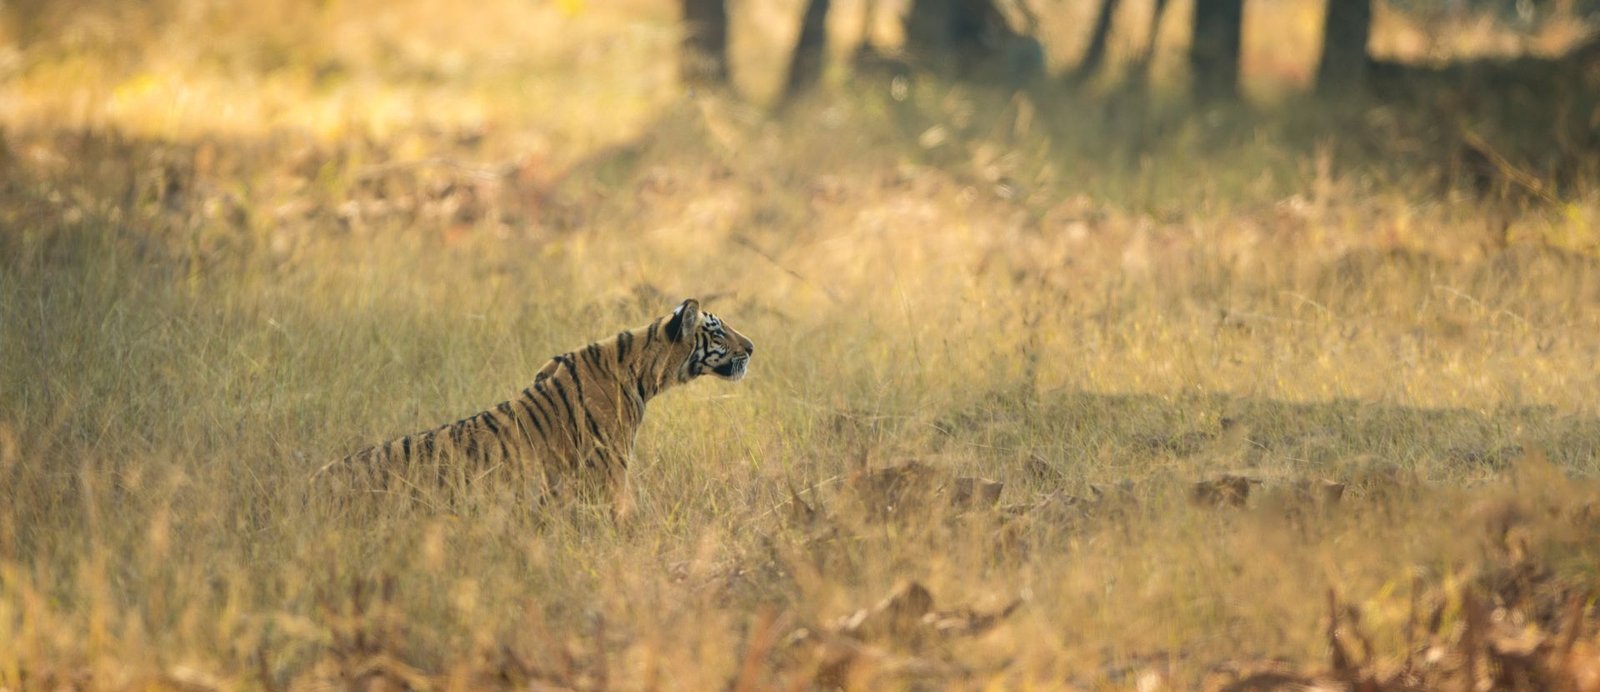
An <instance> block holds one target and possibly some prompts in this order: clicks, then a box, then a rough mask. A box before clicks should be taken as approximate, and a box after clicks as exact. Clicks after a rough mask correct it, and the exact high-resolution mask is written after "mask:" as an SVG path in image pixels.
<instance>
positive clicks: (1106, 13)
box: [1067, 0, 1122, 84]
mask: <svg viewBox="0 0 1600 692" xmlns="http://www.w3.org/2000/svg"><path fill="white" fill-rule="evenodd" d="M1121 4H1122V0H1101V2H1100V14H1098V15H1096V16H1095V19H1094V31H1093V32H1092V33H1091V34H1089V47H1088V48H1087V49H1085V50H1084V51H1083V60H1080V61H1078V66H1077V67H1075V68H1073V70H1072V72H1069V73H1068V74H1067V83H1068V84H1081V83H1083V82H1085V81H1087V80H1088V79H1089V78H1090V77H1093V76H1094V73H1095V72H1098V71H1099V70H1100V65H1101V64H1102V63H1104V62H1105V59H1106V44H1107V43H1108V42H1109V41H1110V38H1111V20H1112V19H1113V18H1115V17H1116V14H1117V7H1118V6H1120V5H1121Z"/></svg>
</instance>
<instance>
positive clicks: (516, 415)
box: [505, 399, 534, 444]
mask: <svg viewBox="0 0 1600 692" xmlns="http://www.w3.org/2000/svg"><path fill="white" fill-rule="evenodd" d="M519 401H520V399H519ZM505 407H506V410H507V411H509V412H508V413H507V414H506V416H507V417H509V418H510V419H511V424H512V425H515V426H517V434H518V435H521V436H522V441H523V442H527V443H529V444H532V443H533V441H534V437H533V435H531V434H529V433H528V425H529V424H528V423H527V422H525V421H523V420H522V419H523V417H524V414H525V413H526V412H525V411H524V410H523V408H522V405H521V404H520V403H513V402H511V401H507V402H505Z"/></svg>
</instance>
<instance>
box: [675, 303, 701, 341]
mask: <svg viewBox="0 0 1600 692" xmlns="http://www.w3.org/2000/svg"><path fill="white" fill-rule="evenodd" d="M698 326H700V301H698V300H695V299H693V298H690V299H688V300H685V301H683V304H682V305H679V306H678V308H677V309H676V310H673V311H672V319H670V320H667V338H668V339H671V340H673V341H683V337H684V335H685V334H688V333H689V332H692V331H694V328H695V327H698Z"/></svg>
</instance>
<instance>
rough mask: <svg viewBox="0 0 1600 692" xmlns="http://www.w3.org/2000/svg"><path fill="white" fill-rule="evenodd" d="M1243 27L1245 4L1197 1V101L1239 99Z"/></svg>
mask: <svg viewBox="0 0 1600 692" xmlns="http://www.w3.org/2000/svg"><path fill="white" fill-rule="evenodd" d="M1334 1H1336V2H1339V1H1343V0H1334ZM1243 27H1244V0H1195V3H1194V33H1193V34H1192V41H1191V43H1190V44H1189V76H1190V80H1191V81H1192V83H1193V85H1194V94H1195V97H1196V98H1198V99H1200V100H1202V101H1204V100H1210V99H1218V98H1234V97H1236V96H1238V94H1239V38H1240V33H1241V32H1242V30H1243Z"/></svg>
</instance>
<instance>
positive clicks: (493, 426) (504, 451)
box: [478, 411, 511, 461]
mask: <svg viewBox="0 0 1600 692" xmlns="http://www.w3.org/2000/svg"><path fill="white" fill-rule="evenodd" d="M478 415H479V416H482V417H483V424H484V425H485V426H487V427H488V428H489V432H490V433H492V434H493V435H494V441H495V442H497V443H499V445H500V460H501V461H507V460H509V459H511V449H510V448H509V447H506V435H505V433H504V432H503V431H502V430H501V428H500V421H497V420H495V418H494V412H493V411H484V412H483V413H480V414H478Z"/></svg>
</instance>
